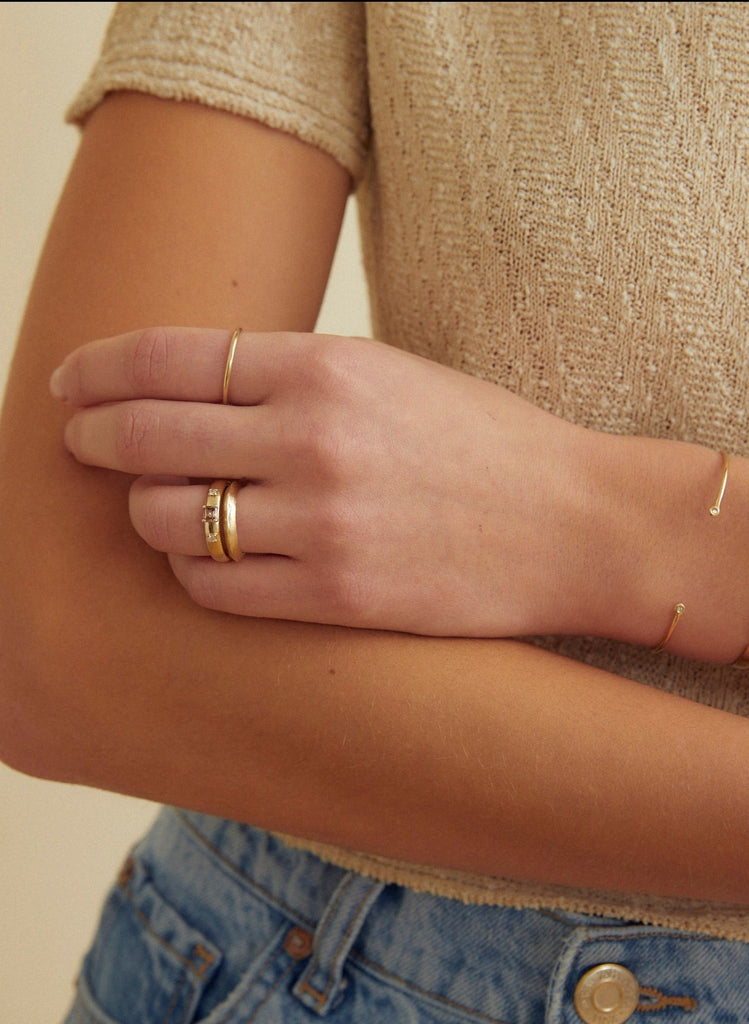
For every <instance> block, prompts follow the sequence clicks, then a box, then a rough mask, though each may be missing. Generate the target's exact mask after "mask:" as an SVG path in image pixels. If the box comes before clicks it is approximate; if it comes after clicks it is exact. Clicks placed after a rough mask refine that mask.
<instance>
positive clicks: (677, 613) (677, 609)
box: [653, 601, 686, 654]
mask: <svg viewBox="0 0 749 1024" xmlns="http://www.w3.org/2000/svg"><path fill="white" fill-rule="evenodd" d="M685 611H686V606H685V605H683V604H682V602H681V601H679V603H678V604H675V605H674V617H673V619H671V625H670V626H669V627H668V632H667V633H666V635H665V636H664V638H663V639H662V640H661V642H660V643H659V644H656V645H655V647H654V648H653V653H654V654H660V652H661V651H662V650H663V648H664V647H665V646H666V644H667V643H668V641H669V640H670V639H671V637H672V636H673V635H674V630H675V629H676V627H677V626H678V625H679V619H680V618H681V617H682V615H683V614H684V612H685Z"/></svg>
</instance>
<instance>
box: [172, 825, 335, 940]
mask: <svg viewBox="0 0 749 1024" xmlns="http://www.w3.org/2000/svg"><path fill="white" fill-rule="evenodd" d="M174 813H175V814H176V815H177V817H178V818H179V819H180V823H181V824H182V825H183V826H184V829H185V834H186V835H187V837H188V838H190V839H192V840H193V841H194V842H195V843H197V844H198V845H199V846H201V847H203V848H204V849H205V850H206V851H207V852H208V853H209V854H210V855H211V856H213V857H215V859H216V860H217V861H218V866H219V867H220V868H221V869H222V872H223V873H224V874H227V873H228V876H229V878H230V879H231V881H233V882H235V883H236V884H239V885H241V886H242V888H243V889H245V890H246V889H249V890H250V892H251V893H252V894H254V895H257V896H258V897H259V898H260V899H262V900H264V901H265V902H266V903H267V904H268V905H269V906H271V907H272V908H273V909H275V910H280V911H281V913H283V914H285V915H286V916H287V917H289V918H291V920H292V921H294V922H295V923H296V924H304V925H306V926H307V927H308V928H312V929H313V928H314V926H315V923H314V921H312V920H310V918H308V917H307V916H306V915H305V914H301V913H299V912H298V911H297V910H295V909H294V908H293V907H290V906H289V905H288V904H287V903H285V902H284V901H283V900H281V899H279V898H278V897H277V896H275V895H274V894H273V893H272V892H270V891H269V890H268V889H265V888H264V887H263V886H262V885H260V884H259V883H258V882H256V881H255V880H254V879H253V878H251V877H250V876H249V875H247V874H245V873H244V871H242V870H241V869H240V868H238V867H237V865H236V864H234V863H233V862H232V861H230V860H229V858H228V857H226V856H224V854H223V853H222V852H221V850H219V848H218V847H217V846H214V845H213V843H212V842H210V840H208V839H206V837H205V836H204V835H203V834H202V833H201V832H200V831H199V830H198V829H196V828H195V826H194V825H193V824H192V822H190V821H189V820H188V819H187V818H186V817H185V816H184V813H183V812H182V811H180V810H178V809H174Z"/></svg>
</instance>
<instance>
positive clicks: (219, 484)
mask: <svg viewBox="0 0 749 1024" xmlns="http://www.w3.org/2000/svg"><path fill="white" fill-rule="evenodd" d="M226 486H227V481H226V480H214V482H213V483H212V484H211V486H210V487H209V488H208V494H207V496H206V499H205V505H203V517H202V519H201V522H202V523H203V530H204V531H205V546H206V547H207V548H208V554H209V555H210V556H211V558H212V559H213V560H214V561H215V562H228V561H229V556H228V555H227V553H226V549H225V547H224V542H223V540H222V539H221V499H222V496H223V493H224V491H225V490H226Z"/></svg>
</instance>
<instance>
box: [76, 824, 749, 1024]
mask: <svg viewBox="0 0 749 1024" xmlns="http://www.w3.org/2000/svg"><path fill="white" fill-rule="evenodd" d="M602 965H617V966H616V967H615V968H610V967H609V968H606V967H602V970H603V972H604V973H603V975H600V976H599V974H595V973H594V974H592V975H590V977H591V978H593V979H596V978H597V979H598V982H600V983H601V984H600V985H599V987H598V989H596V990H594V992H593V995H592V996H590V994H588V997H587V998H588V1002H587V1004H584V1005H583V1004H581V1005H583V1009H582V1011H581V1012H582V1014H583V1020H588V1021H591V1020H592V1021H594V1024H598V1020H600V1021H606V1022H608V1021H613V1020H620V1019H622V1017H621V1013H620V1012H619V1010H616V1011H614V1010H612V1009H611V1007H612V1006H613V1005H614V1004H615V1003H616V1001H617V999H618V998H619V997H618V995H617V992H619V989H618V988H617V987H616V984H615V983H614V982H615V981H616V977H618V975H616V972H617V971H618V972H620V973H621V974H622V975H623V976H625V977H627V978H630V979H631V980H632V982H633V984H634V985H635V988H634V996H632V993H631V992H630V994H629V997H630V999H631V998H634V1005H632V1006H631V1007H630V1008H629V1010H627V1009H625V1010H624V1011H623V1012H624V1013H625V1014H627V1015H628V1016H627V1017H626V1018H624V1019H628V1017H629V1016H631V1017H632V1019H633V1021H635V1022H636V1021H637V1020H639V1021H640V1022H641V1024H680V1022H682V1021H683V1022H684V1024H747V1022H749V944H747V943H742V942H730V941H727V940H723V939H714V938H710V937H708V936H703V935H699V934H696V933H687V932H676V931H671V930H668V929H663V928H653V927H647V926H644V925H640V924H634V923H627V922H625V921H619V920H604V919H600V918H588V917H585V916H583V915H572V914H569V913H562V912H556V911H553V910H552V911H544V912H541V911H536V910H513V909H508V908H503V907H485V906H467V905H465V904H462V903H459V902H457V901H454V900H449V899H442V898H439V897H435V896H430V895H426V894H421V893H415V892H412V891H410V890H408V889H403V888H400V887H398V886H392V885H387V886H384V885H382V884H380V883H379V882H375V881H373V880H372V879H368V878H364V877H362V876H361V875H356V874H353V873H351V872H347V871H344V870H343V869H341V868H338V867H334V866H332V865H330V864H326V863H324V862H322V861H320V860H319V859H318V858H316V857H314V856H313V855H311V854H308V853H305V852H302V851H299V850H294V849H290V848H289V847H287V846H286V845H284V844H283V843H282V842H280V841H279V840H278V839H276V838H274V837H273V836H270V835H268V834H267V833H265V832H260V831H257V830H255V829H252V828H249V827H247V826H243V825H238V824H236V823H232V822H227V821H223V820H221V819H218V818H211V817H206V816H204V815H199V814H193V813H185V812H182V811H175V810H173V809H166V810H164V811H163V812H162V813H161V815H160V816H159V818H158V819H157V821H156V823H155V825H154V827H153V828H152V829H151V830H150V832H149V833H148V834H147V836H146V837H145V839H144V840H143V841H142V842H141V843H140V844H139V845H138V846H137V847H136V848H135V850H134V851H133V852H132V854H131V855H130V856H129V857H128V858H127V860H126V861H125V864H124V865H123V867H122V870H121V872H120V875H119V878H118V879H117V882H116V883H115V885H114V886H113V889H112V892H111V894H110V896H109V899H108V901H107V903H106V905H105V907H104V910H103V913H102V919H101V923H100V927H99V931H98V934H97V936H96V938H95V941H94V944H93V946H92V948H91V950H90V951H89V953H88V955H87V956H86V959H85V961H84V965H83V968H82V971H81V975H80V979H79V984H78V993H77V997H76V1000H75V1003H74V1005H73V1007H72V1009H71V1010H70V1012H69V1015H68V1017H67V1018H66V1024H191V1022H200V1024H250V1022H252V1024H311V1022H312V1021H314V1020H315V1019H316V1018H317V1017H323V1018H328V1020H330V1021H331V1022H333V1024H343V1022H346V1024H349V1022H350V1024H360V1022H361V1024H365V1022H366V1024H406V1022H408V1024H452V1022H458V1021H460V1022H464V1024H468V1022H473V1024H480V1022H484V1024H485V1022H502V1024H542V1022H546V1024H552V1022H553V1024H580V1021H581V1018H580V1016H579V1015H578V1012H577V1010H576V1008H575V993H576V991H577V992H578V995H579V993H580V992H581V990H582V989H581V983H580V979H581V978H587V977H588V976H589V972H590V971H591V969H593V968H596V967H601V966H602ZM612 971H613V975H612ZM606 972H608V973H606ZM612 978H614V980H612ZM598 982H596V983H598ZM601 985H602V987H601ZM612 993H613V996H612ZM612 999H613V1001H612ZM618 1005H619V1004H617V1006H618ZM620 1009H621V1008H620ZM617 1013H619V1016H618V1017H617V1016H616V1014H617ZM596 1014H598V1017H596ZM643 1015H644V1016H643Z"/></svg>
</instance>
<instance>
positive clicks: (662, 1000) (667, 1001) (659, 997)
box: [637, 985, 699, 1013]
mask: <svg viewBox="0 0 749 1024" xmlns="http://www.w3.org/2000/svg"><path fill="white" fill-rule="evenodd" d="M640 995H641V996H650V997H651V998H652V999H653V1000H654V1002H652V1003H638V1005H637V1012H638V1013H651V1012H652V1011H653V1010H666V1009H668V1007H669V1006H675V1007H676V1008H677V1009H679V1010H685V1011H686V1012H690V1011H691V1010H696V1009H697V1007H698V1006H699V1003H698V1002H697V1000H696V999H695V998H694V997H693V996H667V995H664V994H663V992H661V991H660V989H657V988H651V987H650V986H649V985H640Z"/></svg>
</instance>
